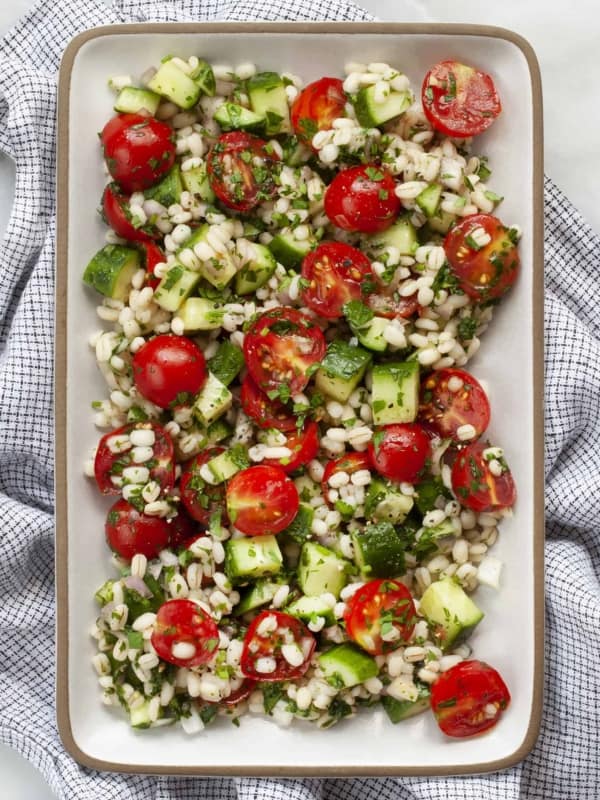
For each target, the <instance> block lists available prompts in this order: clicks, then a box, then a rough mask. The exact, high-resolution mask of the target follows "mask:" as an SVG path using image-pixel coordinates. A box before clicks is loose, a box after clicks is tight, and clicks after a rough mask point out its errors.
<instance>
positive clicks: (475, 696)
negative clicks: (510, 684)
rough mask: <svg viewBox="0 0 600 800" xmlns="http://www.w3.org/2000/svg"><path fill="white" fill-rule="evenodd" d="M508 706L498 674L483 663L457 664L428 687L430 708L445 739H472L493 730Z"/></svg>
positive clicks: (508, 694)
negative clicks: (429, 688)
mask: <svg viewBox="0 0 600 800" xmlns="http://www.w3.org/2000/svg"><path fill="white" fill-rule="evenodd" d="M509 703H510V692H509V691H508V688H507V686H506V684H505V683H504V681H503V680H502V678H501V676H500V674H499V673H498V672H497V671H496V670H495V669H494V668H493V667H490V665H489V664H486V663H485V662H483V661H474V660H473V661H461V662H460V664H456V665H455V666H454V667H450V669H449V670H446V672H442V673H441V675H440V676H439V678H438V679H437V680H436V681H435V683H434V684H433V686H432V687H431V709H432V711H433V713H434V714H435V718H436V720H437V723H438V725H439V726H440V729H441V730H442V731H443V732H444V733H445V734H446V735H447V736H455V737H459V738H462V737H465V736H474V735H475V734H476V733H483V731H487V730H489V729H490V728H493V727H494V725H495V724H496V723H497V722H498V720H499V719H500V717H501V716H502V713H503V711H505V710H506V708H507V707H508V704H509Z"/></svg>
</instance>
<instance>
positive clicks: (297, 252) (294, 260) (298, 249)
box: [269, 231, 317, 269]
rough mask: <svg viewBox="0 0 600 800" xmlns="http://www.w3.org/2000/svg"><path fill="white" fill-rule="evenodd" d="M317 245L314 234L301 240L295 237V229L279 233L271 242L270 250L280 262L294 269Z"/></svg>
mask: <svg viewBox="0 0 600 800" xmlns="http://www.w3.org/2000/svg"><path fill="white" fill-rule="evenodd" d="M316 246H317V240H316V239H315V238H314V236H309V238H308V239H303V240H302V241H299V240H298V239H296V238H294V234H293V231H289V232H287V233H277V234H276V235H275V236H274V237H273V238H272V239H271V241H270V242H269V250H270V251H271V253H273V255H274V256H275V258H276V259H277V261H278V262H279V263H280V264H283V266H284V267H288V268H290V269H293V268H294V267H299V266H300V264H301V263H302V260H303V259H304V257H305V256H306V255H308V253H310V251H311V250H314V248H315V247H316Z"/></svg>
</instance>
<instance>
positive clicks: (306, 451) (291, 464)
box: [261, 422, 319, 472]
mask: <svg viewBox="0 0 600 800" xmlns="http://www.w3.org/2000/svg"><path fill="white" fill-rule="evenodd" d="M283 447H287V448H288V449H289V450H291V455H289V456H286V457H285V458H265V459H264V461H262V462H261V463H262V464H266V465H267V466H273V467H281V469H282V470H283V471H284V472H294V470H296V469H298V467H302V466H304V464H308V462H309V461H312V459H313V458H316V455H317V453H318V452H319V426H318V425H317V423H316V422H307V423H306V425H305V426H304V427H303V428H302V430H301V431H296V433H289V434H288V436H287V440H286V443H285V444H284V445H283Z"/></svg>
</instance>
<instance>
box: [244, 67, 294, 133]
mask: <svg viewBox="0 0 600 800" xmlns="http://www.w3.org/2000/svg"><path fill="white" fill-rule="evenodd" d="M247 92H248V97H249V98H250V105H251V106H252V110H253V111H254V112H255V113H256V114H258V115H260V116H262V117H264V119H265V135H266V136H274V135H276V134H279V133H291V130H292V124H291V122H290V110H289V106H288V101H287V95H286V93H285V84H284V82H283V80H282V78H281V76H280V75H278V74H277V73H276V72H259V73H257V74H256V75H254V76H253V77H252V78H250V79H249V80H248V83H247Z"/></svg>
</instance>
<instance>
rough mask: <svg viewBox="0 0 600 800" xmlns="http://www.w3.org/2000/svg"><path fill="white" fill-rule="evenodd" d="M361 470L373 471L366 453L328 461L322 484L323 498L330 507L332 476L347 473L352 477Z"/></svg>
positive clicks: (351, 454) (347, 455)
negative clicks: (329, 496) (329, 495)
mask: <svg viewBox="0 0 600 800" xmlns="http://www.w3.org/2000/svg"><path fill="white" fill-rule="evenodd" d="M361 469H368V470H370V469H371V461H370V459H369V457H368V455H367V454H366V453H347V454H346V455H344V456H340V458H335V459H333V461H328V462H327V464H326V465H325V471H324V472H323V480H322V482H321V490H322V492H323V497H324V498H325V500H327V502H328V503H329V505H332V503H331V502H330V500H329V498H328V494H329V490H330V489H331V487H330V486H329V479H330V478H331V476H332V475H335V474H336V472H346V473H347V474H348V475H352V474H353V473H354V472H358V471H359V470H361Z"/></svg>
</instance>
